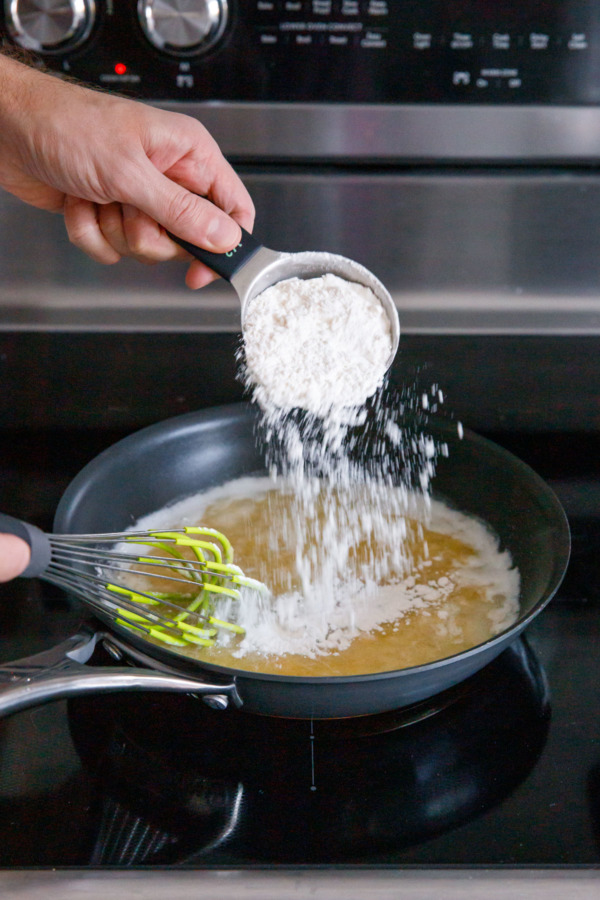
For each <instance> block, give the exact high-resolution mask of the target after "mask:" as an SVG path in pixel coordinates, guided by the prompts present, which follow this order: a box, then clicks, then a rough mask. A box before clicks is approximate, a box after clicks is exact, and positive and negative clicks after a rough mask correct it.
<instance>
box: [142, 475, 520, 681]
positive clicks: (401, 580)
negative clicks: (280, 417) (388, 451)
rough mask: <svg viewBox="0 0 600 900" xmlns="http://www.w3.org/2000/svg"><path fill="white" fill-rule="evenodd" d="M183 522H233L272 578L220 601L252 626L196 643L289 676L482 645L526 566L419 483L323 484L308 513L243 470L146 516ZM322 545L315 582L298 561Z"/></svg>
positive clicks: (261, 571) (247, 551)
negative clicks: (339, 532) (410, 488)
mask: <svg viewBox="0 0 600 900" xmlns="http://www.w3.org/2000/svg"><path fill="white" fill-rule="evenodd" d="M358 511H359V512H360V516H361V518H362V521H361V522H360V527H357V522H358V519H357V518H355V513H356V512H358ZM367 514H370V516H371V519H370V521H366V520H365V516H366V515H367ZM339 517H343V518H345V519H346V521H347V522H348V526H349V527H348V529H347V531H346V532H345V536H344V545H343V547H340V546H336V547H328V546H327V543H326V541H327V539H328V536H327V528H328V525H329V527H331V522H332V521H333V522H334V523H335V521H336V520H337V519H338V518H339ZM173 522H178V523H180V524H184V525H188V524H190V525H191V524H198V523H200V522H210V523H211V525H212V526H214V527H217V528H218V529H220V530H222V531H224V532H225V533H226V534H227V536H228V537H229V539H230V540H231V542H232V544H233V546H234V547H235V550H236V560H237V562H238V563H239V564H240V565H241V566H242V567H243V568H244V570H245V571H246V572H247V573H248V574H250V575H252V576H254V577H257V578H259V579H261V580H263V581H265V582H267V583H268V584H269V586H270V588H271V591H272V597H271V598H269V599H266V598H264V597H261V596H260V595H258V594H254V593H253V594H251V595H248V596H246V597H244V598H243V599H242V600H241V601H239V602H238V601H228V600H226V601H224V603H222V604H221V605H220V607H219V608H218V615H220V616H222V617H224V618H228V619H230V620H231V621H235V622H236V623H237V624H239V625H242V626H243V627H244V628H245V630H246V633H245V635H244V636H243V637H238V636H231V635H225V636H224V637H223V640H222V641H220V644H219V646H217V647H214V648H211V649H210V650H208V651H207V650H203V649H201V648H190V650H189V651H186V652H188V653H189V654H190V655H193V656H195V657H197V658H200V659H207V660H210V661H212V662H217V663H219V664H222V665H227V666H232V667H235V668H242V669H250V670H256V671H262V672H277V673H282V674H286V675H355V674H368V673H371V672H377V671H386V670H394V669H398V668H404V667H406V666H412V665H419V664H422V663H426V662H430V661H431V660H434V659H441V658H443V657H446V656H451V655H452V654H454V653H457V652H460V651H461V650H464V649H467V648H468V647H471V646H474V645H475V644H478V643H481V642H483V641H485V640H487V639H489V638H490V637H492V636H494V635H495V634H497V633H499V632H500V631H502V630H503V629H505V628H507V627H509V626H510V625H511V624H512V623H513V622H514V621H515V619H516V618H517V616H518V595H519V575H518V572H517V570H516V569H514V568H513V567H512V565H511V560H510V557H509V556H508V554H507V553H505V552H501V551H500V550H499V548H498V544H497V540H496V539H495V537H494V535H493V534H492V533H491V532H490V531H489V529H488V528H487V527H486V526H485V525H484V524H483V523H481V522H478V521H477V520H475V519H473V518H472V517H469V516H466V515H464V514H462V513H460V512H458V511H457V510H453V509H450V508H449V507H448V506H446V505H445V504H443V503H441V502H439V501H436V500H430V501H429V502H427V503H425V502H424V501H423V496H422V495H421V494H420V493H419V492H416V493H413V492H411V493H407V492H406V491H404V490H403V489H402V488H396V489H392V488H390V486H389V485H388V486H386V489H385V491H380V492H373V490H372V486H371V487H370V488H367V486H366V485H363V486H362V487H360V486H355V487H354V488H353V489H352V490H351V492H350V493H347V492H346V491H345V490H344V489H341V488H339V487H337V488H335V489H332V490H326V489H324V488H323V487H322V489H321V491H320V492H319V494H318V496H317V497H316V498H315V505H314V507H313V510H312V513H311V520H310V522H308V523H307V522H306V520H304V521H301V520H299V518H298V503H297V497H296V494H295V490H294V489H293V487H292V486H291V485H290V484H284V483H280V484H274V483H273V481H272V480H271V479H269V478H244V479H240V480H237V481H233V482H230V483H229V484H226V485H223V486H222V487H219V488H215V489H213V490H212V491H209V492H207V493H205V494H200V495H197V496H195V497H190V498H188V499H187V500H184V501H182V502H181V503H178V504H176V505H175V506H173V507H171V508H169V509H167V510H163V511H159V512H157V513H155V514H154V515H152V516H151V517H148V518H146V519H145V520H144V521H143V523H142V524H143V526H144V527H152V528H155V527H157V526H160V527H164V526H165V524H172V523H173ZM307 524H308V526H309V527H308V529H307V527H306V526H307ZM313 549H314V552H315V555H314V557H312V559H313V563H314V564H313V566H312V579H313V580H312V582H311V580H310V578H308V579H307V572H305V571H302V569H303V566H302V565H298V558H299V557H300V559H301V558H302V556H303V554H308V555H310V554H311V553H312V551H313ZM329 553H333V554H335V553H337V554H338V559H337V561H336V563H332V562H331V560H328V554H329ZM340 554H341V555H343V557H344V558H343V560H341V557H340ZM337 562H342V563H343V564H342V565H340V566H338V565H337ZM305 564H306V563H305ZM309 568H310V566H309Z"/></svg>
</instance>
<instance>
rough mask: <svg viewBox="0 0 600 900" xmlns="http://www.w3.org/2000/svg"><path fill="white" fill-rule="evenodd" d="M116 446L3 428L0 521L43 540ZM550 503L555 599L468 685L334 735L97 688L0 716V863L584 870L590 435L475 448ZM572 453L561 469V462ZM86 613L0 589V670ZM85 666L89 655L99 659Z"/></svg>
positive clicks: (599, 827) (106, 437)
mask: <svg viewBox="0 0 600 900" xmlns="http://www.w3.org/2000/svg"><path fill="white" fill-rule="evenodd" d="M120 436H121V434H120V433H117V432H107V431H94V430H85V431H77V430H69V429H63V430H61V431H59V432H57V431H52V430H37V431H34V430H28V429H21V430H20V431H19V432H12V433H10V434H8V433H7V432H4V433H3V438H4V439H3V440H2V442H1V444H0V456H1V465H2V473H3V479H2V496H3V505H4V508H5V509H7V511H9V512H19V513H20V514H22V515H24V516H27V517H29V518H30V519H31V520H34V521H36V522H37V524H40V525H41V526H42V527H46V528H47V527H49V526H50V524H51V518H52V511H53V508H54V506H55V504H56V502H57V500H58V498H59V496H60V494H61V492H62V490H63V489H64V487H65V486H66V484H67V483H68V481H69V480H70V478H71V477H72V476H73V475H74V474H75V473H76V472H77V471H78V469H79V468H81V466H83V464H84V463H85V462H86V461H87V460H88V459H90V458H91V457H92V456H94V455H95V454H96V453H97V452H99V451H100V450H101V449H103V448H104V447H105V446H108V445H109V444H110V443H112V442H113V441H114V440H116V439H117V438H118V437H120ZM492 437H494V438H495V439H496V440H498V441H499V442H500V443H503V444H504V445H505V446H507V447H508V448H509V449H511V450H513V452H516V453H517V454H518V455H520V456H521V457H522V458H524V459H525V460H526V461H527V462H529V463H530V464H532V465H534V467H535V468H536V469H537V470H538V471H539V472H540V474H542V475H543V476H544V477H546V478H547V479H548V480H549V481H550V483H551V484H552V485H553V486H554V488H555V489H556V491H557V493H558V494H559V496H560V497H561V499H562V500H563V503H564V505H565V507H566V510H567V513H568V514H569V518H570V522H571V527H572V531H573V558H572V562H571V565H570V568H569V572H568V574H567V578H566V579H565V582H564V583H563V586H562V588H561V590H560V592H559V594H558V596H557V597H556V598H555V599H554V600H553V601H552V602H551V604H550V605H549V607H547V609H546V610H545V611H544V612H543V613H542V614H541V615H540V616H539V617H538V618H537V619H536V621H535V622H534V623H533V624H532V626H531V627H530V628H529V629H528V631H527V633H526V637H525V639H522V640H519V641H517V642H516V643H515V644H514V645H513V646H512V647H511V648H509V649H508V650H507V651H505V653H504V654H503V655H502V656H500V657H499V658H498V659H497V660H496V661H495V662H494V663H492V664H491V665H489V666H488V667H487V668H486V669H484V670H483V671H482V672H480V673H478V674H477V675H475V676H474V677H473V678H471V679H470V681H468V682H466V683H464V684H463V685H461V686H459V687H458V688H456V689H452V690H451V691H448V692H447V693H446V694H443V695H441V696H440V697H438V698H434V700H433V701H432V702H430V703H424V704H421V705H419V706H417V707H415V708H412V709H409V710H401V711H398V712H395V713H389V714H386V715H384V716H378V717H373V718H364V719H358V720H346V721H343V722H337V723H319V722H315V723H311V722H308V721H300V722H294V721H286V720H275V719H269V718H262V717H257V716H253V715H250V714H247V713H243V712H240V711H235V710H234V711H225V712H220V711H214V710H210V709H208V708H207V707H205V706H204V704H202V703H201V702H200V701H197V700H193V699H191V698H186V697H177V696H175V695H171V696H161V695H154V694H153V695H148V694H147V695H143V694H131V695H114V696H106V697H95V698H85V699H78V700H76V701H74V700H72V701H70V702H69V703H67V702H54V703H51V704H48V705H47V706H44V707H40V708H38V709H33V710H28V711H25V712H21V713H18V714H16V715H14V716H12V717H10V718H8V719H5V720H4V721H1V722H0V867H13V866H15V867H28V866H34V867H38V866H42V867H62V866H78V867H79V866H131V865H136V866H140V865H142V866H146V865H148V866H151V865H160V866H171V865H178V866H181V865H187V866H192V867H205V866H218V867H222V866H234V867H237V866H251V865H275V866H277V865H292V864H293V865H297V864H301V865H302V864H309V865H321V864H342V865H344V866H348V865H350V866H352V865H361V864H362V865H364V864H367V865H393V866H398V865H424V866H431V865H454V864H458V865H486V866H488V865H512V866H514V865H520V864H523V865H566V866H570V865H577V864H583V865H590V864H598V863H600V679H599V678H598V647H599V646H600V643H599V640H600V613H599V606H600V560H599V555H598V552H597V548H598V546H600V516H598V515H597V510H598V506H597V499H598V496H599V487H600V477H597V475H596V473H595V467H596V462H595V460H597V459H600V456H599V455H598V454H597V453H596V450H597V447H596V446H595V445H596V439H595V438H593V437H590V436H588V437H587V438H582V437H581V436H580V437H579V438H578V439H577V460H578V464H577V465H575V464H574V463H573V462H572V460H571V457H572V456H573V448H574V446H575V445H574V440H575V439H574V437H573V436H572V435H553V436H548V435H537V436H536V435H529V436H523V435H521V436H516V435H511V436H508V435H492ZM570 460H571V461H570ZM84 620H85V614H84V613H82V611H81V610H80V609H78V608H77V607H76V606H75V607H73V606H71V605H70V604H69V603H68V602H67V601H66V600H65V599H64V598H63V597H62V595H61V594H60V593H58V592H55V591H53V590H51V589H50V588H48V587H47V586H43V585H41V584H39V583H37V582H25V581H17V582H13V583H12V584H9V585H3V586H0V630H1V633H2V636H3V637H2V640H3V649H2V656H3V661H8V660H10V659H15V658H18V657H20V656H24V655H29V654H31V653H35V652H38V651H39V650H42V649H44V648H47V647H49V646H51V645H52V644H53V643H55V642H58V641H59V640H60V639H62V638H64V637H65V636H68V635H69V634H71V633H73V632H74V631H75V630H76V629H77V628H78V626H79V625H80V624H81V622H82V621H84ZM99 652H100V653H102V651H101V650H100V651H99Z"/></svg>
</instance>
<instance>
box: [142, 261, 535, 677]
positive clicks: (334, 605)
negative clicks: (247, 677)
mask: <svg viewBox="0 0 600 900" xmlns="http://www.w3.org/2000/svg"><path fill="white" fill-rule="evenodd" d="M391 348H392V338H391V334H390V325H389V321H388V318H387V315H386V313H385V311H384V309H383V307H382V305H381V303H380V301H379V300H378V299H377V297H376V296H375V295H374V294H373V292H372V291H371V290H370V289H368V288H365V287H363V286H362V285H360V284H355V283H352V282H349V281H345V280H343V279H341V278H338V277H337V276H335V275H331V274H328V275H324V276H322V277H320V278H311V279H307V280H301V279H297V278H294V279H289V280H286V281H283V282H280V283H278V284H276V285H274V286H272V287H271V288H269V289H268V290H266V291H264V292H263V293H262V294H261V295H259V296H258V297H257V298H256V299H254V300H253V301H252V302H251V303H250V305H249V308H248V312H247V316H246V319H245V329H244V345H243V348H242V351H241V357H240V358H241V377H242V378H243V380H244V381H245V384H246V387H247V389H248V391H249V393H250V394H251V396H252V398H253V400H254V401H256V402H257V404H258V407H259V409H260V425H259V428H258V430H257V440H258V441H259V443H260V445H261V447H262V449H263V452H264V458H265V468H266V470H267V472H268V473H269V476H268V477H257V478H246V479H242V480H240V481H234V482H231V483H229V484H226V485H222V486H221V487H218V488H215V489H214V490H213V491H209V492H208V493H206V494H203V495H200V496H195V497H191V498H189V499H188V500H186V501H182V502H181V503H179V504H177V505H175V506H172V507H170V508H167V509H164V510H161V511H158V512H157V513H155V514H154V515H152V516H150V517H147V518H146V519H144V520H142V521H141V522H140V523H138V527H142V528H156V527H160V528H163V527H170V526H175V525H186V524H203V525H206V526H210V527H214V528H217V529H219V530H221V531H223V532H224V533H225V534H227V536H228V537H229V538H230V540H231V541H232V543H233V546H234V548H235V552H236V561H237V562H239V564H240V565H241V566H242V567H243V569H244V570H245V571H246V572H247V573H248V574H250V575H252V576H254V577H256V578H259V579H260V580H261V581H263V582H265V583H266V584H267V585H268V586H269V587H270V589H271V596H270V597H269V598H266V599H265V598H264V597H263V596H259V595H257V594H256V593H247V594H245V593H242V598H241V599H240V600H239V601H234V602H231V601H229V600H226V601H223V602H222V603H220V605H219V606H218V608H217V611H216V615H217V616H218V617H219V618H222V619H230V620H233V621H236V622H237V624H239V625H241V626H243V628H244V629H245V636H244V637H243V638H239V637H233V638H231V637H230V636H228V634H227V633H225V634H223V635H222V638H220V640H219V644H218V645H217V646H215V647H211V648H210V649H209V650H202V649H197V648H196V649H194V648H190V651H189V652H190V654H191V655H199V656H200V658H208V659H210V660H212V661H215V662H218V663H220V664H222V665H225V666H227V665H230V666H231V665H233V666H237V667H239V668H253V669H255V670H258V671H264V672H269V671H282V672H285V673H286V674H309V675H311V674H314V675H322V674H325V675H327V674H333V673H335V674H350V675H352V674H356V673H359V672H369V671H382V670H383V669H385V668H402V667H403V666H405V665H417V664H419V663H421V662H425V661H429V660H431V659H440V658H442V657H444V656H449V655H452V653H454V652H459V651H460V650H462V649H466V647H469V646H473V645H474V644H477V643H480V642H482V641H484V640H487V639H489V637H490V636H492V635H494V634H496V633H498V632H499V631H501V630H502V629H504V628H506V627H508V626H509V625H510V624H512V622H513V621H514V620H515V619H516V617H517V615H518V596H519V573H518V571H517V570H516V569H515V568H514V567H513V566H512V561H511V559H510V557H509V555H508V554H507V553H506V552H502V551H501V550H500V549H499V547H498V542H497V540H496V538H495V537H494V535H493V534H492V533H491V532H490V531H489V530H488V529H487V528H486V526H485V525H484V524H483V523H480V522H478V521H476V520H475V519H473V518H471V517H469V516H465V515H463V514H462V513H460V512H458V511H456V510H451V509H449V508H448V507H446V506H444V504H442V503H440V502H439V501H437V500H434V499H433V498H432V496H431V484H432V479H433V478H434V476H435V472H436V465H437V461H438V458H439V457H440V456H446V455H448V447H447V445H446V444H444V443H443V442H439V441H436V440H434V439H433V438H432V437H431V436H430V435H428V433H427V427H426V417H427V416H428V415H429V414H432V413H434V412H435V411H436V409H437V407H438V405H439V404H441V403H442V402H443V394H442V392H441V390H440V389H439V386H438V385H435V384H434V385H432V386H431V388H430V389H429V390H427V391H425V392H423V391H422V390H420V391H418V392H417V391H413V392H412V393H411V392H406V391H405V392H403V393H402V394H400V396H392V395H391V393H390V391H389V388H388V387H387V385H386V375H385V373H386V367H387V364H388V361H389V357H390V354H391ZM367 400H368V402H366V401H367ZM461 427H462V426H461ZM373 635H377V641H376V642H374V641H373V640H372V638H373ZM420 648H421V649H420ZM419 654H420V655H419ZM290 661H291V662H290ZM313 665H314V666H316V668H311V666H313ZM319 666H321V668H319Z"/></svg>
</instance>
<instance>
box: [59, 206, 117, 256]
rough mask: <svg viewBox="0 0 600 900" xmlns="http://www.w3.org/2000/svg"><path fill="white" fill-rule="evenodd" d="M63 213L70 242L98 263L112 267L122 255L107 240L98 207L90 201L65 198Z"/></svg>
mask: <svg viewBox="0 0 600 900" xmlns="http://www.w3.org/2000/svg"><path fill="white" fill-rule="evenodd" d="M63 213H64V217H65V226H66V229H67V234H68V235H69V240H70V241H71V243H72V244H75V246H76V247H79V249H80V250H83V252H84V253H87V255H88V256H91V257H92V259H95V260H96V262H100V263H105V264H106V265H111V264H112V263H116V262H118V261H119V259H120V258H121V254H120V253H118V252H117V250H115V248H114V247H113V246H112V245H111V244H110V242H109V241H108V240H107V239H106V237H105V236H104V234H103V233H102V230H101V228H100V222H99V217H98V207H97V206H96V204H95V203H92V202H91V201H90V200H81V199H80V198H79V197H70V196H69V195H66V196H65V201H64V206H63Z"/></svg>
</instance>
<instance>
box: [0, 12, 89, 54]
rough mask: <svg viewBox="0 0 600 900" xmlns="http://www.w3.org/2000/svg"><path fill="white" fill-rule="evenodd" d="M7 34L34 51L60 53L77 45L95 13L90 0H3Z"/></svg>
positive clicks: (82, 38)
mask: <svg viewBox="0 0 600 900" xmlns="http://www.w3.org/2000/svg"><path fill="white" fill-rule="evenodd" d="M4 14H5V16H6V24H7V26H8V30H9V33H10V35H11V37H12V39H13V40H14V42H15V43H16V44H19V46H21V47H25V48H26V49H27V50H33V51H35V52H36V53H64V52H66V51H68V50H73V49H75V47H79V46H80V44H82V43H83V42H84V41H85V40H86V39H87V37H88V36H89V34H90V31H91V30H92V27H93V25H94V21H95V16H96V7H95V2H94V0H4Z"/></svg>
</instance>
